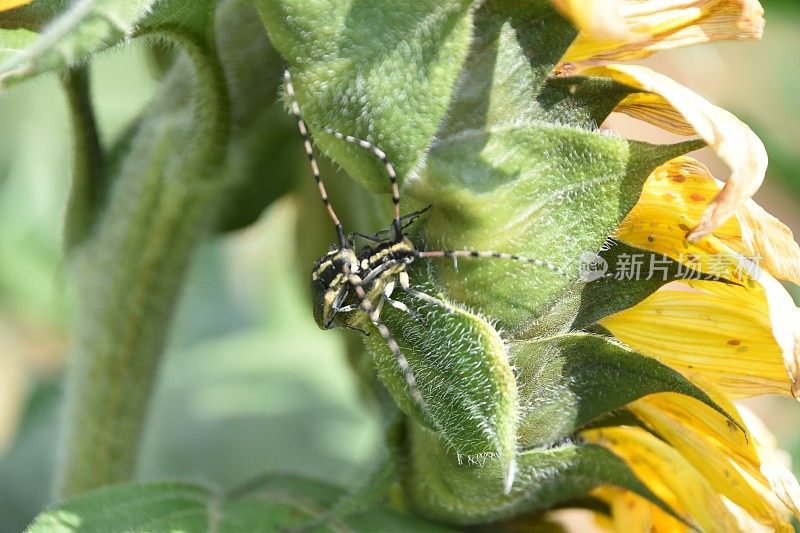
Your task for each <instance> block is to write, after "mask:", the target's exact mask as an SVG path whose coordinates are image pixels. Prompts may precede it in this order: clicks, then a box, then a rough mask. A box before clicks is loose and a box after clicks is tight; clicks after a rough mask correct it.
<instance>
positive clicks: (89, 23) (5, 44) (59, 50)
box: [0, 0, 154, 88]
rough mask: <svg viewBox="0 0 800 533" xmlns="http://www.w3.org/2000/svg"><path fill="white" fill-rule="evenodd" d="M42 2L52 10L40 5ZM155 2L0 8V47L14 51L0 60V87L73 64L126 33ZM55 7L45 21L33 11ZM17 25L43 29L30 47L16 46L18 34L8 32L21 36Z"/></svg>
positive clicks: (57, 2) (94, 0)
mask: <svg viewBox="0 0 800 533" xmlns="http://www.w3.org/2000/svg"><path fill="white" fill-rule="evenodd" d="M45 3H46V4H47V7H49V8H50V9H44V8H43V7H42V6H41V5H42V4H45ZM153 3H154V2H153V0H135V1H133V2H131V1H129V0H85V1H82V2H72V3H69V4H65V2H63V1H61V0H52V1H50V2H44V1H39V2H35V3H34V4H33V5H31V6H26V7H22V8H21V9H19V10H12V11H9V12H6V13H0V28H5V29H4V30H2V31H0V47H1V48H5V49H7V48H11V49H12V50H15V51H16V52H14V53H13V55H11V57H8V56H6V57H7V59H5V60H4V61H3V62H2V64H0V88H2V87H4V86H6V85H11V84H13V83H16V82H18V81H21V80H24V79H27V78H30V77H33V76H36V75H38V74H41V73H43V72H48V71H52V70H58V69H61V68H64V67H67V66H69V65H73V64H75V63H77V62H79V61H82V60H84V59H85V58H86V57H88V56H89V55H91V54H93V53H94V52H97V51H99V50H103V49H105V48H108V47H109V46H113V45H115V44H117V43H119V42H120V41H123V40H125V39H127V38H129V37H130V36H131V35H132V34H133V33H134V30H135V27H136V24H137V23H138V22H140V21H141V19H142V17H143V16H145V15H146V14H147V12H148V10H149V9H150V7H151V6H152V4H153ZM53 12H58V15H57V16H56V17H55V18H53V19H51V20H48V21H47V22H46V23H45V21H44V20H34V19H33V18H32V16H31V15H34V14H40V15H44V16H48V15H50V16H52V14H53ZM21 24H24V25H25V26H27V27H28V28H31V27H33V28H36V29H39V28H41V30H40V31H41V34H40V35H39V36H38V37H37V38H36V40H35V42H33V44H30V46H22V47H21V46H19V45H20V42H19V39H18V38H17V39H14V38H13V37H12V36H18V35H19V32H20V31H21V30H20V25H21ZM23 29H27V28H24V27H23ZM29 43H30V41H28V42H27V43H22V44H26V45H27V44H29Z"/></svg>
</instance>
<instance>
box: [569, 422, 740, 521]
mask: <svg viewBox="0 0 800 533" xmlns="http://www.w3.org/2000/svg"><path fill="white" fill-rule="evenodd" d="M581 436H582V437H583V438H585V439H586V440H587V441H589V442H593V443H596V444H600V445H602V446H605V447H606V448H608V449H610V450H611V451H612V452H613V453H615V454H616V455H618V456H620V457H621V458H622V459H624V460H625V462H626V463H627V464H628V466H630V468H631V470H633V472H634V473H635V474H636V476H637V477H638V478H639V479H640V480H641V481H642V482H643V483H644V484H645V485H646V486H647V488H649V489H650V490H652V491H653V493H654V494H656V496H658V497H659V498H661V499H662V500H664V501H665V502H666V503H668V504H669V505H671V506H673V508H675V509H676V511H678V512H681V511H683V510H685V512H686V513H687V514H688V515H689V518H690V519H693V520H694V521H696V522H697V523H698V524H699V525H700V526H701V528H702V529H703V530H705V531H738V527H737V524H736V521H735V520H734V518H733V516H732V515H731V513H730V511H728V509H727V507H726V506H725V504H724V503H723V502H722V500H721V499H720V497H719V495H718V494H717V492H716V491H715V490H714V489H713V487H712V486H711V485H710V484H709V483H708V482H707V481H706V480H705V479H704V478H703V476H702V475H700V473H699V472H698V471H697V470H696V469H695V468H694V467H693V466H692V465H691V464H689V462H688V461H687V460H686V459H685V458H684V457H683V456H682V455H681V454H680V453H679V452H678V451H677V450H676V449H675V448H673V447H672V446H670V445H669V444H667V443H666V442H664V441H662V440H660V439H659V438H657V437H655V436H653V435H652V434H650V433H648V432H646V431H644V430H643V429H641V428H636V427H628V426H617V427H608V428H602V429H591V430H587V431H584V432H581Z"/></svg>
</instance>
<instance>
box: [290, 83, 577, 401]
mask: <svg viewBox="0 0 800 533" xmlns="http://www.w3.org/2000/svg"><path fill="white" fill-rule="evenodd" d="M284 79H285V82H286V96H287V97H288V98H289V103H290V108H291V112H292V114H293V115H294V117H295V119H296V120H297V126H298V128H299V130H300V135H301V136H302V138H303V145H304V147H305V151H306V155H307V156H308V160H309V162H310V164H311V171H312V173H313V174H314V179H315V180H316V182H317V187H318V188H319V194H320V198H321V199H322V203H323V205H324V206H325V209H327V211H328V215H329V216H330V218H331V220H332V221H333V225H334V227H335V228H336V233H337V235H338V238H339V242H338V244H332V245H331V249H330V250H329V251H328V253H326V254H325V255H324V256H322V257H321V258H320V259H319V260H318V261H317V262H316V264H315V265H314V269H313V271H312V272H311V289H312V293H313V298H314V320H315V321H316V322H317V325H318V326H319V327H320V328H322V329H330V328H335V327H345V328H351V329H356V328H353V327H352V326H351V325H350V324H349V323H348V321H347V320H345V319H344V318H343V315H345V314H347V313H355V312H363V313H365V314H366V315H367V316H368V318H369V320H370V322H371V323H372V325H373V326H374V327H375V329H377V330H378V333H380V335H381V337H383V339H384V341H385V342H386V344H387V345H388V347H389V349H390V350H391V352H392V354H394V357H395V359H396V360H397V364H398V366H399V367H400V370H401V371H402V373H403V377H404V379H405V382H406V385H407V386H408V391H409V394H410V395H411V397H412V398H413V399H414V401H415V402H416V403H417V406H418V407H419V408H420V410H421V411H422V412H423V413H424V412H426V409H425V402H424V400H423V398H422V394H421V393H420V390H419V387H418V386H417V380H416V377H415V376H414V372H413V370H412V369H411V366H410V365H409V362H408V359H406V356H405V355H403V352H402V351H401V350H400V346H399V345H398V344H397V341H395V339H394V337H393V336H392V334H391V332H389V329H388V328H387V327H386V325H385V324H384V323H383V322H382V321H381V309H382V308H383V305H384V304H389V305H391V306H392V307H394V308H396V309H398V310H400V311H402V312H404V313H407V314H409V315H411V316H412V317H413V318H417V317H416V314H415V313H414V312H413V311H412V310H411V309H409V308H408V306H406V305H405V304H403V303H402V302H399V301H396V300H394V299H392V293H393V292H394V290H395V289H396V288H397V286H398V285H399V287H400V289H401V290H403V291H405V292H406V293H408V294H409V295H410V296H412V297H414V298H416V299H418V300H421V301H423V302H427V303H430V304H433V305H437V306H439V307H442V308H444V309H445V310H447V311H448V312H451V310H450V308H449V307H447V305H446V304H445V303H444V302H442V301H441V300H439V299H438V298H436V297H434V296H431V295H429V294H426V293H424V292H421V291H418V290H417V289H415V288H414V287H412V286H411V282H410V280H409V276H408V271H407V269H408V267H409V265H411V264H412V263H413V262H414V261H416V260H418V259H439V258H448V259H452V260H453V261H455V260H457V259H458V258H494V259H507V260H512V261H521V262H525V263H530V264H534V265H536V266H539V267H542V268H547V269H549V270H551V271H554V272H558V273H561V274H562V275H565V276H566V273H564V271H562V270H561V269H560V268H558V267H556V266H555V265H553V264H551V263H548V262H547V261H542V260H540V259H534V258H529V257H522V256H519V255H514V254H507V253H501V252H494V251H478V250H419V249H418V248H417V247H416V246H415V245H414V243H413V242H411V240H410V239H409V238H408V237H407V236H406V235H405V233H404V230H405V228H406V227H407V226H408V225H409V224H411V223H412V222H413V221H414V219H415V218H416V217H417V216H419V215H420V214H421V213H422V212H423V211H426V210H427V208H426V209H425V210H423V211H417V212H414V213H410V214H407V215H405V216H401V215H400V188H399V186H398V184H397V173H396V172H395V168H394V165H392V163H391V162H390V161H389V158H388V157H387V156H386V153H385V152H384V151H383V150H381V149H380V148H378V147H377V146H375V145H374V144H372V143H370V142H368V141H365V140H362V139H357V138H355V137H352V136H350V135H345V134H343V133H340V132H338V131H334V130H332V129H330V128H327V127H326V128H324V129H323V131H325V133H328V134H330V135H333V136H334V137H336V138H337V139H341V140H343V141H345V142H348V143H351V144H354V145H356V146H359V147H361V148H364V149H365V150H368V151H370V152H371V153H372V154H373V155H375V156H376V157H377V158H378V159H380V161H381V162H382V163H383V166H384V168H385V170H386V173H387V174H388V176H389V182H390V185H391V193H392V203H393V204H394V216H393V218H392V224H391V227H390V228H389V230H388V235H387V230H383V231H382V232H379V233H378V234H376V235H365V234H362V233H351V234H349V235H345V232H344V227H343V226H342V223H341V222H340V221H339V217H338V216H337V215H336V212H335V211H334V209H333V206H332V205H331V202H330V199H329V198H328V193H327V191H326V190H325V184H324V183H323V181H322V177H321V176H320V171H319V166H318V165H317V161H316V158H315V157H314V149H313V146H312V144H311V137H310V135H309V131H308V128H307V126H306V123H305V121H304V120H303V117H302V115H301V113H300V105H299V104H298V102H297V97H296V95H295V91H294V86H293V85H292V77H291V74H290V73H289V70H288V69H287V70H286V71H285V72H284ZM404 223H405V224H404ZM355 236H359V237H362V238H364V239H366V240H369V241H371V242H372V243H373V244H372V245H367V246H365V247H363V248H362V249H360V250H358V249H357V248H356V246H355Z"/></svg>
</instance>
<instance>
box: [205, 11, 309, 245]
mask: <svg viewBox="0 0 800 533" xmlns="http://www.w3.org/2000/svg"><path fill="white" fill-rule="evenodd" d="M216 35H217V37H216V39H217V47H218V53H219V56H220V62H221V63H222V66H223V69H224V71H225V78H226V81H227V85H228V92H229V94H230V105H231V141H230V144H229V146H228V151H227V154H226V160H225V164H224V166H223V168H222V169H221V172H222V173H223V174H224V177H225V180H226V182H227V187H226V190H225V192H224V193H223V197H222V204H223V205H222V207H221V211H220V214H219V216H218V221H217V223H216V229H218V230H220V231H223V232H224V231H233V230H237V229H241V228H243V227H246V226H248V225H250V224H252V223H253V222H254V221H255V220H256V219H258V217H259V216H260V215H261V212H262V211H263V210H264V208H266V206H268V205H269V204H270V203H271V202H272V201H274V200H275V199H277V198H278V197H280V196H281V195H283V194H284V193H286V192H287V191H288V190H289V189H290V187H291V185H292V184H293V181H292V178H293V177H294V175H295V172H294V169H295V168H297V167H301V165H304V164H307V161H306V158H305V157H303V156H302V155H300V154H297V156H299V157H292V155H293V152H292V150H291V148H292V147H295V146H299V144H300V142H299V135H298V133H297V126H296V124H295V122H294V120H293V119H292V118H291V117H290V116H289V115H288V114H286V113H285V112H284V111H283V108H282V106H280V105H279V103H278V86H279V84H280V81H281V80H282V79H283V77H282V75H283V68H284V66H283V60H282V58H281V57H280V56H279V55H278V53H277V51H276V50H275V49H274V48H273V47H272V45H271V44H270V42H269V39H268V38H267V34H266V31H265V30H264V26H263V25H262V24H261V21H260V19H259V18H258V14H257V12H256V11H255V10H254V8H253V6H252V5H251V4H250V3H249V2H245V1H244V0H228V1H225V2H222V3H221V4H220V6H219V7H218V9H217V21H216ZM301 168H302V167H301Z"/></svg>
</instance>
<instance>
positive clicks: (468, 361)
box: [362, 283, 518, 488]
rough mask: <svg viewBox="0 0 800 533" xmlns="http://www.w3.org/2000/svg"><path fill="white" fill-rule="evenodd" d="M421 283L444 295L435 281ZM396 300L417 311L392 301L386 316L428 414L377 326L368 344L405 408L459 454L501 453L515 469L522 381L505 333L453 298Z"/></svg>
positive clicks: (425, 288)
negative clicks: (517, 376)
mask: <svg viewBox="0 0 800 533" xmlns="http://www.w3.org/2000/svg"><path fill="white" fill-rule="evenodd" d="M415 287H417V288H418V290H420V291H422V292H425V293H427V294H429V295H431V296H434V297H439V296H440V295H439V294H438V293H437V291H436V290H435V288H434V286H433V285H431V284H430V283H417V284H415ZM393 298H396V299H397V300H398V301H400V302H402V303H404V304H406V305H407V306H408V307H409V308H410V309H411V310H412V311H413V312H414V313H415V314H416V316H409V315H408V314H407V313H404V312H401V311H398V310H397V309H394V308H392V307H389V305H388V304H387V305H384V308H383V311H382V313H381V320H382V321H383V322H384V324H386V326H387V327H388V328H389V331H390V332H391V333H392V335H393V336H394V338H395V339H396V341H397V343H398V345H399V347H400V350H401V351H402V353H403V355H404V356H405V357H406V359H408V362H409V364H410V366H411V369H412V371H413V373H414V376H415V378H416V381H417V385H418V389H419V392H420V393H421V395H422V398H423V400H424V411H423V410H422V409H421V408H420V406H419V405H417V402H415V401H414V399H413V398H412V396H411V395H410V393H409V388H408V385H407V384H406V380H405V378H404V376H403V373H402V372H401V370H400V367H399V365H398V363H397V359H396V358H395V356H394V355H393V354H392V352H391V350H390V349H389V347H388V346H387V343H386V341H384V339H383V338H382V337H381V336H380V334H379V333H378V332H377V331H376V330H375V329H374V328H371V331H370V335H369V336H367V337H365V343H366V345H367V347H368V348H369V350H370V352H371V353H372V354H373V359H374V362H375V365H376V367H377V370H378V375H379V376H380V378H381V380H382V381H383V382H384V383H385V384H386V386H387V388H388V389H389V391H390V393H391V394H392V396H393V397H394V399H395V401H396V402H397V404H398V405H399V406H400V408H401V410H403V412H405V413H406V414H409V415H410V416H411V417H412V418H413V419H414V420H416V421H417V422H419V423H421V424H424V425H426V426H427V427H430V428H432V429H433V430H435V431H436V432H437V433H438V434H439V435H440V436H441V438H442V439H443V441H444V442H445V443H446V444H447V446H448V448H449V450H450V451H451V452H452V453H454V454H458V455H462V456H466V457H471V458H478V457H485V456H490V455H491V456H497V457H499V459H500V463H501V464H503V465H505V466H506V468H511V467H512V464H513V461H514V455H515V454H516V448H517V415H518V406H517V402H518V400H517V385H516V380H515V377H514V373H513V372H512V369H511V364H510V362H509V360H508V353H507V351H506V346H505V344H504V342H503V340H502V339H501V338H500V335H499V334H498V332H497V331H496V330H495V328H494V327H493V326H492V324H491V323H489V322H488V321H486V320H485V319H484V318H483V317H481V316H480V315H478V314H475V313H473V312H470V311H469V310H468V309H466V308H463V307H461V306H458V305H455V304H453V303H452V302H448V301H446V300H442V306H446V307H447V308H448V309H449V312H448V311H447V310H445V309H444V308H443V307H441V306H437V305H434V304H431V303H427V302H422V301H419V300H417V299H416V298H413V297H410V296H408V295H406V294H402V291H401V290H397V291H395V295H394V296H393ZM365 322H366V320H364V321H362V327H363V326H366V325H367V324H365ZM500 488H501V487H500Z"/></svg>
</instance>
